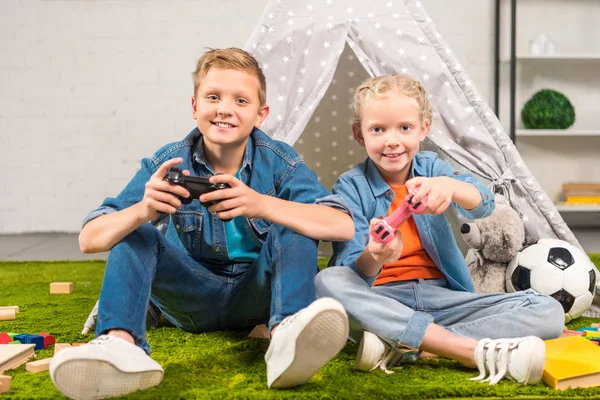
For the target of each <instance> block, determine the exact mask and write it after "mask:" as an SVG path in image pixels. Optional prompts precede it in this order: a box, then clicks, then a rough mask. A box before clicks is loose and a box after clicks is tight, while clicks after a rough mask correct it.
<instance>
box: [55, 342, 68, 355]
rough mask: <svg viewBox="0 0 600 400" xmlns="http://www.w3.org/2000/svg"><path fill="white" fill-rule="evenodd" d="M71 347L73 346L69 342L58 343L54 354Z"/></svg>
mask: <svg viewBox="0 0 600 400" xmlns="http://www.w3.org/2000/svg"><path fill="white" fill-rule="evenodd" d="M69 347H71V344H69V343H56V344H55V345H54V354H56V353H58V352H59V351H61V350H64V349H68V348H69Z"/></svg>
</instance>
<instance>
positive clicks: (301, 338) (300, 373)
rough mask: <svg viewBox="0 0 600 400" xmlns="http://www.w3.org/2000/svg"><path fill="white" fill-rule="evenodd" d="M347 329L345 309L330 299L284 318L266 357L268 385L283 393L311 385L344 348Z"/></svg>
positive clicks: (316, 302) (319, 301) (324, 299)
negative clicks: (286, 389)
mask: <svg viewBox="0 0 600 400" xmlns="http://www.w3.org/2000/svg"><path fill="white" fill-rule="evenodd" d="M348 329H349V327H348V316H347V315H346V311H345V310H344V307H343V306H342V305H341V304H340V303H339V302H338V301H337V300H334V299H331V298H327V297H323V298H320V299H318V300H315V301H314V302H313V303H312V304H311V305H309V306H308V307H306V308H304V309H302V310H300V311H298V312H297V313H296V314H294V315H290V316H289V317H287V318H285V319H284V320H283V321H281V323H280V324H279V326H278V327H277V329H275V332H274V333H273V336H272V338H271V343H270V344H269V349H268V350H267V353H266V354H265V361H266V362H267V385H268V386H269V387H270V388H277V389H282V388H289V387H294V386H298V385H301V384H303V383H306V382H308V380H309V379H310V378H311V377H312V376H313V375H314V374H315V373H317V371H319V370H320V369H321V368H322V367H323V366H324V365H325V364H327V363H328V362H329V360H331V359H332V358H333V357H335V355H336V354H337V353H339V351H340V350H341V349H342V348H343V347H344V345H345V344H346V341H347V339H348Z"/></svg>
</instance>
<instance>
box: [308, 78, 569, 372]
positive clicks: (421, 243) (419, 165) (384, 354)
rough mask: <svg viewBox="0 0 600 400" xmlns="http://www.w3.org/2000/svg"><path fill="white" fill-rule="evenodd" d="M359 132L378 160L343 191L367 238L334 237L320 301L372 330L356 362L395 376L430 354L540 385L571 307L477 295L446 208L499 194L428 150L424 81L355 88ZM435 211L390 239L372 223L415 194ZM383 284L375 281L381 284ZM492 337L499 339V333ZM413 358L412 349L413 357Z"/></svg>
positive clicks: (466, 210)
mask: <svg viewBox="0 0 600 400" xmlns="http://www.w3.org/2000/svg"><path fill="white" fill-rule="evenodd" d="M354 112H355V118H356V123H355V124H354V125H353V132H354V137H355V139H356V140H357V142H358V143H359V144H360V145H362V146H364V147H365V148H366V151H367V154H368V158H367V160H366V161H365V162H363V163H362V164H359V165H358V166H356V167H355V168H353V169H352V170H350V171H348V172H346V173H345V174H343V175H342V176H340V178H339V179H338V182H337V183H336V185H335V186H334V188H333V193H338V194H340V195H341V196H342V197H344V199H345V200H346V201H347V202H348V203H349V204H350V208H351V209H352V215H353V217H354V223H355V226H356V233H355V235H354V238H353V239H352V240H351V241H349V242H339V243H334V255H333V258H332V259H331V261H330V263H329V264H330V265H338V266H342V267H331V268H327V269H325V270H323V271H321V272H320V273H319V274H318V275H317V278H316V290H317V296H331V297H334V298H336V299H338V300H339V301H340V302H341V303H342V304H343V305H344V307H345V308H346V311H347V312H348V315H349V318H350V323H351V328H352V331H353V337H354V338H356V339H359V338H360V334H361V333H362V332H364V334H363V335H362V339H361V343H360V346H359V350H358V355H357V358H356V366H355V368H356V369H358V370H361V371H370V370H372V369H374V368H377V367H380V368H381V369H383V370H385V371H388V370H387V366H388V365H389V366H393V365H394V364H395V362H396V361H398V360H399V359H401V358H402V355H403V353H406V354H407V357H406V358H410V357H414V354H415V353H416V352H417V351H418V350H421V351H425V352H428V353H432V354H434V355H439V356H443V357H448V358H451V359H454V360H456V361H458V362H460V363H461V364H463V365H465V366H467V367H471V368H478V369H479V371H480V376H479V377H477V378H475V379H482V378H484V377H485V375H486V374H489V377H488V378H487V379H486V381H489V382H490V384H495V383H496V382H498V381H499V380H500V379H502V378H503V377H504V376H507V377H509V378H512V379H514V380H516V381H518V382H520V383H522V384H536V383H538V382H539V381H540V378H541V376H542V370H543V366H544V355H545V346H544V342H543V341H542V340H541V339H540V338H542V339H552V338H556V337H559V336H560V335H561V332H562V326H563V324H564V312H563V310H562V307H561V305H560V303H559V302H557V301H556V300H554V299H553V298H551V297H548V296H543V295H539V294H534V293H532V292H518V293H513V294H506V293H495V294H475V293H473V291H474V288H473V282H472V281H471V277H470V275H469V272H468V270H467V266H466V263H465V260H464V258H463V256H462V254H461V253H460V250H459V249H458V246H457V245H456V242H455V240H454V236H453V234H452V231H451V229H450V225H449V223H448V221H447V219H446V217H445V216H444V215H443V212H444V211H445V210H446V209H447V208H448V207H449V206H450V205H452V206H453V207H455V208H456V209H458V211H459V212H461V213H462V214H463V215H464V216H465V217H467V218H483V217H486V216H488V215H490V213H491V212H492V211H493V210H494V196H493V194H492V193H491V192H490V191H489V190H488V189H486V188H485V187H484V186H483V185H481V184H480V183H479V182H477V180H476V179H475V178H473V177H472V176H471V175H468V174H460V173H459V172H458V171H455V170H454V169H453V168H452V167H451V166H450V165H448V164H446V163H445V162H443V161H441V160H440V159H439V158H438V157H437V155H436V154H435V153H432V152H419V143H420V142H421V141H422V140H424V139H425V136H426V135H427V132H428V131H429V126H430V123H431V115H432V112H431V107H430V106H429V103H428V100H427V95H426V93H425V90H424V89H423V87H422V86H421V85H420V84H419V82H417V81H415V80H413V79H412V78H410V77H408V76H404V75H393V76H383V77H377V78H372V79H368V80H366V81H365V82H364V83H363V84H362V85H360V86H359V87H358V88H357V89H356V92H355V95H354ZM409 193H410V194H411V195H413V194H414V196H413V197H412V204H415V205H416V204H417V203H419V202H423V203H424V204H425V206H426V207H425V209H424V210H423V211H422V212H421V213H418V214H414V215H413V216H411V217H410V218H409V219H408V220H406V221H405V222H404V223H403V224H402V225H400V227H399V229H398V230H396V232H395V237H394V238H393V239H392V240H391V241H390V242H388V243H386V244H382V243H378V242H377V241H376V240H374V238H373V235H372V234H371V230H372V229H373V227H374V225H375V224H376V223H377V221H379V220H378V218H383V216H384V215H386V214H389V213H392V212H393V211H394V210H395V209H396V208H397V207H398V206H399V205H400V204H401V203H402V202H403V200H404V199H405V198H407V196H408V195H409ZM373 284H374V286H372V285H373ZM490 338H491V339H490ZM411 353H412V354H411Z"/></svg>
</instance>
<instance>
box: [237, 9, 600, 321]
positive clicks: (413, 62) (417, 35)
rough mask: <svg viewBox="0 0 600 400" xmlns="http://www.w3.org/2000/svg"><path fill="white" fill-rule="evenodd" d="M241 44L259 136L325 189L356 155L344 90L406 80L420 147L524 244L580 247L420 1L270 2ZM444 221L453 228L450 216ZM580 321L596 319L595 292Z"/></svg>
mask: <svg viewBox="0 0 600 400" xmlns="http://www.w3.org/2000/svg"><path fill="white" fill-rule="evenodd" d="M245 48H246V50H248V51H250V52H251V53H252V54H253V55H254V56H255V57H256V58H257V59H258V60H259V62H260V63H261V66H262V68H263V70H264V72H265V76H266V78H267V88H268V89H267V102H268V104H269V105H270V107H271V114H270V116H269V118H267V120H266V121H265V125H264V126H263V130H264V131H265V132H267V133H269V134H270V135H271V136H272V137H273V138H275V139H278V140H282V141H284V142H286V143H288V144H290V145H293V146H294V147H295V148H296V149H297V150H298V152H299V153H300V154H301V155H302V156H303V158H304V160H305V161H306V163H307V165H308V166H309V167H311V168H312V169H313V170H315V171H316V172H317V174H318V175H319V179H320V180H321V181H322V183H323V184H325V186H327V187H331V186H332V185H333V183H334V182H335V180H336V178H337V177H338V176H339V174H341V173H343V172H344V171H346V170H348V169H350V168H351V167H352V166H353V165H354V164H355V163H357V162H359V161H362V160H363V159H364V158H365V153H364V149H362V148H360V147H358V145H357V144H356V143H354V140H353V138H352V131H351V128H350V125H351V123H352V113H351V109H350V108H351V107H349V104H350V99H351V94H352V92H353V89H354V88H355V87H356V86H357V85H358V84H359V83H360V82H362V80H364V79H365V78H367V77H368V76H378V75H386V74H399V73H402V74H407V75H411V76H412V77H414V78H416V79H418V80H419V81H420V82H421V83H422V84H423V86H424V87H425V89H426V90H427V92H428V95H429V100H430V102H431V104H432V107H433V121H432V125H431V130H430V133H429V135H428V139H427V140H426V143H425V146H424V147H425V148H426V149H427V150H433V151H436V152H437V153H438V155H439V156H440V157H441V158H442V159H444V160H445V161H447V162H449V163H450V164H452V165H453V166H454V167H455V168H457V169H459V170H462V171H465V170H467V171H469V172H471V173H472V174H474V175H476V176H477V177H478V178H479V179H480V180H481V181H482V182H484V183H486V184H487V185H488V186H489V187H490V189H492V190H493V191H494V192H496V193H502V194H504V195H505V196H506V197H507V198H508V200H509V202H510V204H511V205H512V207H513V208H514V209H515V210H516V211H517V212H518V213H519V214H520V215H521V217H522V219H523V222H524V225H525V238H526V243H528V244H529V243H534V242H536V241H537V240H538V239H540V238H543V237H555V238H559V239H563V240H565V241H567V242H570V243H571V244H573V245H576V246H579V247H581V246H580V244H579V242H578V241H577V239H576V238H575V236H574V235H573V233H572V232H571V230H570V229H569V228H568V226H567V225H566V224H565V222H564V221H563V219H562V217H561V216H560V214H559V213H558V211H557V209H556V207H555V206H554V204H553V203H552V201H551V200H550V198H549V197H548V195H547V194H546V193H545V192H544V191H543V190H542V189H541V188H540V186H539V184H538V182H537V181H536V179H535V178H534V177H533V175H532V174H531V172H530V171H529V169H528V168H527V166H526V165H525V163H524V162H523V160H522V158H521V156H520V155H519V153H518V151H517V149H516V147H515V146H514V144H513V143H512V141H511V140H510V138H509V137H508V135H507V134H506V133H505V132H504V130H503V128H502V126H501V124H500V121H499V120H498V118H497V117H496V115H495V114H494V113H493V112H492V110H491V109H490V107H489V106H488V105H487V104H486V102H485V101H483V100H482V99H481V96H480V95H479V93H478V92H477V89H476V88H475V87H474V86H473V84H472V82H471V80H470V78H469V76H468V75H467V73H466V72H465V71H464V70H463V69H462V67H461V65H460V63H459V62H458V60H457V59H456V57H455V56H454V54H453V53H452V50H451V49H450V48H449V47H448V46H447V45H446V44H445V43H444V41H443V39H442V37H441V35H440V34H439V33H438V32H437V30H436V28H435V25H434V24H433V22H432V20H431V18H429V16H428V15H427V13H426V12H425V10H424V8H423V6H422V4H421V3H420V2H419V1H417V0H364V1H359V0H354V1H351V0H311V1H288V0H271V1H270V2H269V4H268V5H267V7H266V9H265V11H264V13H263V15H262V17H261V20H260V21H259V23H258V25H257V26H256V28H255V30H254V32H253V33H252V35H251V36H250V38H249V40H248V41H247V43H246V46H245ZM448 216H449V217H450V220H451V222H454V225H455V226H454V227H453V229H455V231H456V225H457V224H456V222H457V221H456V218H457V213H454V215H448ZM459 242H460V241H459ZM597 286H598V284H597ZM585 315H589V316H600V287H598V290H597V293H596V297H595V299H594V305H593V306H592V308H590V310H588V312H587V313H586V314H585Z"/></svg>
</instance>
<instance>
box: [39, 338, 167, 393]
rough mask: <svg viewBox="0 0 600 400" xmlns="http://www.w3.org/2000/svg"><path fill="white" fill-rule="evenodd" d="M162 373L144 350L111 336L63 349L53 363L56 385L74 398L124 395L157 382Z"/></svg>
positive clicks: (52, 375)
mask: <svg viewBox="0 0 600 400" xmlns="http://www.w3.org/2000/svg"><path fill="white" fill-rule="evenodd" d="M163 374H164V372H163V369H162V367H161V366H160V365H159V364H158V363H157V362H156V361H154V360H153V359H151V358H150V357H149V356H148V355H147V354H146V352H145V351H144V350H142V349H141V348H139V347H138V346H136V345H134V344H131V343H129V342H128V341H126V340H125V339H122V338H120V337H117V336H108V335H101V336H98V337H97V338H96V339H94V340H92V341H91V342H89V343H88V344H85V345H81V346H77V347H72V348H69V349H64V350H62V351H61V352H60V353H58V354H56V355H55V356H54V358H53V359H52V361H51V362H50V378H52V382H53V383H54V386H56V388H57V389H58V390H59V391H60V392H61V393H63V394H64V395H65V396H67V397H70V398H72V399H105V398H107V397H116V396H123V395H125V394H128V393H132V392H135V391H136V390H143V389H148V388H151V387H153V386H156V385H158V384H159V383H160V382H161V381H162V378H163Z"/></svg>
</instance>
